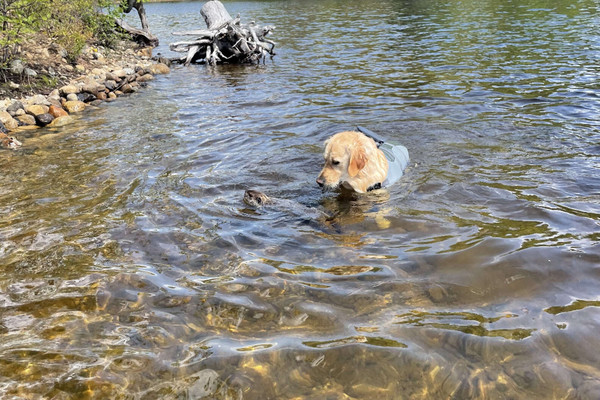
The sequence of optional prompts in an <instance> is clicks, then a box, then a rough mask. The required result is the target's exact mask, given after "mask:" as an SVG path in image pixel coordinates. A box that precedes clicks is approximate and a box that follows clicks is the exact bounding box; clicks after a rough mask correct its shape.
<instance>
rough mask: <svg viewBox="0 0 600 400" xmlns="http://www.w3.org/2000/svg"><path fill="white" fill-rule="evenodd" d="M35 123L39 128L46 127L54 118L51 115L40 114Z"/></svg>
mask: <svg viewBox="0 0 600 400" xmlns="http://www.w3.org/2000/svg"><path fill="white" fill-rule="evenodd" d="M35 121H36V122H37V124H38V125H39V126H46V125H48V124H49V123H51V122H52V121H54V117H53V116H52V115H51V114H48V113H46V114H40V115H36V116H35Z"/></svg>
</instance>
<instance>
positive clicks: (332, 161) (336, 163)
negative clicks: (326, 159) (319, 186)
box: [331, 160, 340, 165]
mask: <svg viewBox="0 0 600 400" xmlns="http://www.w3.org/2000/svg"><path fill="white" fill-rule="evenodd" d="M339 163H340V162H339V161H338V160H331V164H333V165H338V164H339Z"/></svg>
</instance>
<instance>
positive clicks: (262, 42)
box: [170, 0, 275, 65]
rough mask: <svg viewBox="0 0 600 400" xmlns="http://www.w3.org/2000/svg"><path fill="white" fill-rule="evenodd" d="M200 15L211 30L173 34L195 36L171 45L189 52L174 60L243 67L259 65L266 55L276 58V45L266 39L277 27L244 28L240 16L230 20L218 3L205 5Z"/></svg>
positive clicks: (171, 47)
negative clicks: (234, 64)
mask: <svg viewBox="0 0 600 400" xmlns="http://www.w3.org/2000/svg"><path fill="white" fill-rule="evenodd" d="M200 14H201V15H202V17H203V18H204V22H205V23H206V26H207V28H208V29H199V30H193V31H187V32H173V35H182V36H194V37H195V39H193V40H187V41H182V42H176V43H171V45H170V49H171V50H172V51H176V52H180V53H186V55H185V56H184V57H181V58H178V59H175V60H173V61H178V62H181V63H184V64H185V65H188V64H190V63H191V62H206V63H208V64H210V65H215V64H219V63H238V64H241V63H255V62H260V61H261V60H264V59H265V58H266V56H267V55H271V56H274V55H275V52H274V51H273V50H274V49H275V42H273V41H272V40H269V39H267V38H266V36H267V35H268V34H269V33H270V32H271V31H272V30H273V29H274V27H271V26H265V27H260V26H258V25H256V24H255V23H254V22H250V24H248V25H243V24H241V22H240V17H239V15H238V16H237V17H236V18H231V16H230V15H229V13H228V12H227V10H226V9H225V6H223V3H221V2H220V1H219V0H209V1H208V2H206V3H205V4H204V6H202V9H201V11H200Z"/></svg>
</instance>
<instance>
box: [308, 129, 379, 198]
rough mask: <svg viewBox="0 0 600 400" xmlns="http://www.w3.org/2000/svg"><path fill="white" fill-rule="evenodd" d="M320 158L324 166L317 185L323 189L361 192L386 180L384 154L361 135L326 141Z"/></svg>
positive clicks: (338, 135)
mask: <svg viewBox="0 0 600 400" xmlns="http://www.w3.org/2000/svg"><path fill="white" fill-rule="evenodd" d="M323 158H325V166H324V167H323V170H322V171H321V173H320V174H319V177H318V178H317V183H318V184H319V186H321V187H322V188H324V189H337V188H339V187H344V188H346V189H350V190H354V191H355V192H358V193H365V192H367V191H368V190H370V188H373V186H374V185H377V184H378V183H381V182H383V181H384V180H385V178H386V177H387V173H388V161H387V159H386V157H385V154H384V153H383V152H382V151H381V150H380V149H378V148H377V144H376V143H375V141H374V140H373V139H371V138H370V137H368V136H366V135H364V134H363V133H361V132H352V131H345V132H340V133H336V134H335V135H333V136H332V137H330V138H329V139H327V141H326V142H325V152H324V153H323Z"/></svg>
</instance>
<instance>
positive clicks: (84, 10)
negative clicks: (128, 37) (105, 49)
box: [0, 0, 122, 69]
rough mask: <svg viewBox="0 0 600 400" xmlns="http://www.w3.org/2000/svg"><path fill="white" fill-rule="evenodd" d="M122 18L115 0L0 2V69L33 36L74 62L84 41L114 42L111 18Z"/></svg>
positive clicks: (19, 0) (7, 0)
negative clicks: (39, 36) (48, 42)
mask: <svg viewBox="0 0 600 400" xmlns="http://www.w3.org/2000/svg"><path fill="white" fill-rule="evenodd" d="M119 16H122V3H121V2H120V1H119V0H1V1H0V69H2V68H6V66H7V65H8V63H10V61H11V60H12V59H13V57H15V55H16V52H17V51H18V46H19V44H20V43H21V42H22V41H23V39H24V38H25V37H27V36H29V35H33V34H38V33H41V34H44V35H46V36H48V37H49V38H51V39H53V40H55V41H56V42H57V43H59V44H60V45H61V46H63V47H64V48H65V50H66V51H67V54H68V58H69V59H70V60H75V59H76V58H77V57H78V56H79V54H80V52H81V50H82V49H83V47H84V46H85V44H86V42H87V41H88V40H91V39H96V40H97V41H100V42H101V43H100V44H103V45H110V44H112V43H114V42H115V39H116V37H117V36H116V35H117V33H116V32H115V31H114V29H113V23H112V21H113V20H114V18H115V17H119Z"/></svg>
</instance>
